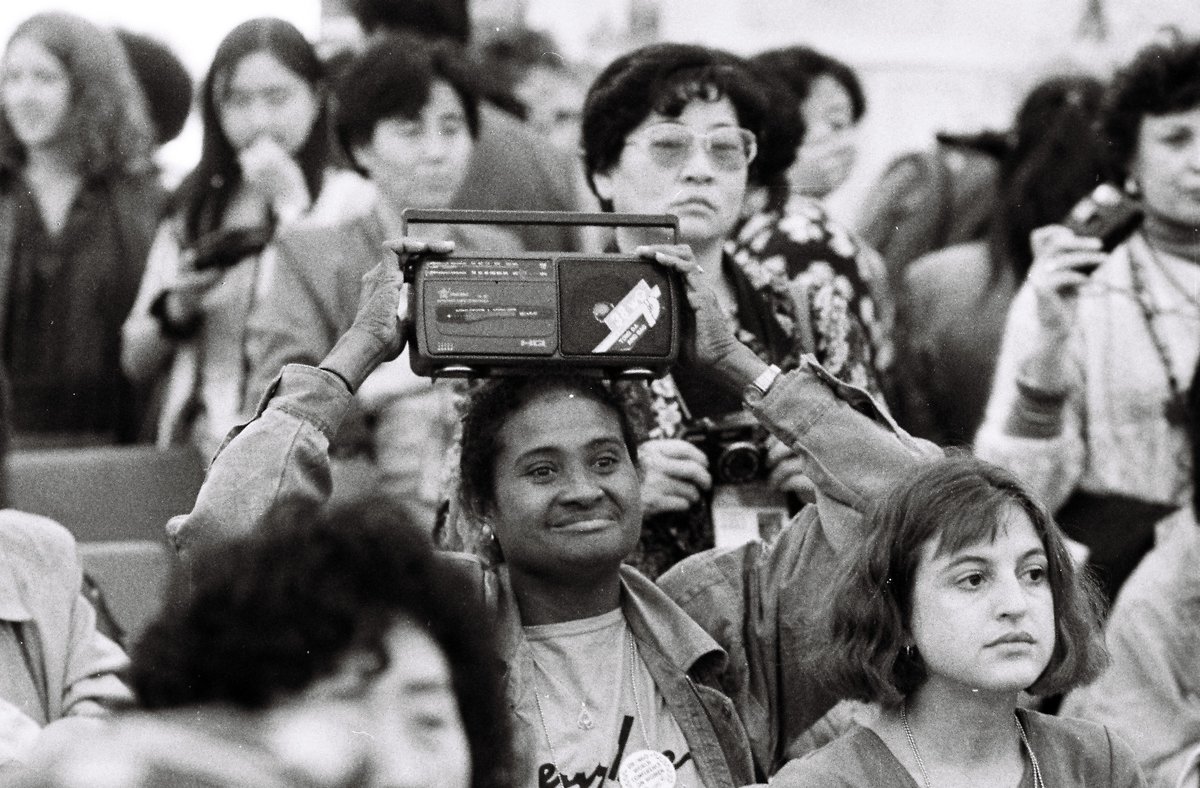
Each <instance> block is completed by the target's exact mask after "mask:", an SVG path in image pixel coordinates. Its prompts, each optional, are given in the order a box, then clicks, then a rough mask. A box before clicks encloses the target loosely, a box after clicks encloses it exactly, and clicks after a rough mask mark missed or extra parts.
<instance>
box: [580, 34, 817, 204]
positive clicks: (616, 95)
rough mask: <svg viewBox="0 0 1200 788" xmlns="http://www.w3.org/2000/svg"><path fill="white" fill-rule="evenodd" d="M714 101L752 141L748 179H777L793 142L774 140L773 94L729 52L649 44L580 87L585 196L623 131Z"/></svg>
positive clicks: (618, 147)
mask: <svg viewBox="0 0 1200 788" xmlns="http://www.w3.org/2000/svg"><path fill="white" fill-rule="evenodd" d="M722 98H727V99H729V103H730V104H732V105H733V110H734V113H735V114H736V115H737V119H738V124H739V125H741V126H742V128H745V129H747V130H748V131H750V133H752V134H753V135H754V137H755V139H756V140H757V142H758V147H759V155H758V156H756V157H755V158H754V161H752V162H750V167H749V171H748V182H749V183H750V184H752V185H766V184H769V183H772V182H773V181H774V179H775V178H777V177H781V176H782V173H784V172H785V171H786V170H787V168H788V167H789V166H791V163H792V161H793V160H794V159H795V155H796V150H795V149H796V145H797V144H798V143H799V139H798V138H796V139H795V142H794V143H793V144H792V145H791V146H790V148H789V147H788V146H787V144H786V141H783V142H781V139H782V137H783V136H784V134H785V132H784V129H785V128H786V127H785V126H782V125H780V123H779V121H778V120H777V118H776V116H777V115H779V113H776V112H773V105H772V102H773V101H777V100H778V95H777V93H776V91H775V90H774V89H773V88H772V85H771V84H769V83H767V82H766V81H765V80H764V79H763V78H762V76H761V75H760V74H759V73H758V72H756V71H755V70H754V69H752V68H751V67H750V65H749V64H748V63H747V62H746V61H745V60H744V59H742V58H740V57H738V56H737V55H734V54H731V53H729V52H725V51H723V50H720V49H712V48H710V47H705V46H699V45H696V44H650V45H648V46H644V47H641V48H640V49H636V50H634V51H633V52H630V53H628V54H625V55H622V56H621V57H618V58H617V59H616V60H614V61H613V62H612V63H609V64H608V66H607V67H606V68H605V69H604V70H603V71H601V72H600V75H599V76H597V77H596V79H595V81H593V82H592V85H591V87H590V88H588V92H587V96H586V98H585V99H584V103H583V120H582V145H583V164H584V170H585V171H586V175H587V181H588V185H589V186H590V187H591V189H592V191H593V192H595V191H596V184H595V181H594V178H593V176H594V175H596V174H597V173H606V172H608V171H609V170H611V169H612V168H613V167H615V166H616V164H617V162H618V161H619V160H620V158H621V152H622V151H623V150H624V149H625V142H626V140H627V139H628V137H629V135H630V133H632V132H633V130H634V129H636V128H637V127H638V126H639V125H640V124H641V123H642V122H643V121H644V120H646V118H648V117H649V116H650V115H651V114H653V113H658V114H660V115H664V116H666V117H669V118H675V117H679V115H680V114H681V113H682V112H683V111H684V109H685V108H686V107H687V105H688V104H690V103H691V102H693V101H719V100H720V99H722ZM791 128H792V129H797V127H795V126H792V127H791ZM793 133H795V132H793ZM789 151H790V152H789ZM597 197H599V194H597ZM601 207H602V208H603V209H604V210H606V211H611V210H612V204H611V201H610V200H605V199H603V198H601Z"/></svg>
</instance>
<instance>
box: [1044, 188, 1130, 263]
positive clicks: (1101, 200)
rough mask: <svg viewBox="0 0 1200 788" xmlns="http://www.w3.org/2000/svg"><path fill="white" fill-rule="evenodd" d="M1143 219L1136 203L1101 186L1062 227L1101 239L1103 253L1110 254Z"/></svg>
mask: <svg viewBox="0 0 1200 788" xmlns="http://www.w3.org/2000/svg"><path fill="white" fill-rule="evenodd" d="M1143 216H1144V213H1143V211H1142V207H1141V205H1140V204H1139V203H1138V201H1137V200H1135V199H1134V198H1132V197H1130V196H1129V195H1128V194H1126V193H1125V192H1123V191H1121V190H1120V189H1118V188H1117V187H1116V186H1113V185H1112V184H1111V183H1102V184H1100V185H1099V186H1097V187H1096V188H1095V189H1093V190H1092V191H1091V192H1089V193H1088V194H1087V196H1085V197H1084V198H1083V199H1082V200H1080V201H1079V202H1078V203H1076V204H1075V207H1074V208H1072V209H1071V212H1070V213H1069V214H1068V215H1067V218H1066V219H1065V220H1064V221H1063V224H1064V225H1065V226H1066V227H1068V228H1070V230H1071V231H1072V232H1074V233H1075V234H1076V235H1083V236H1088V237H1091V238H1099V239H1100V245H1101V247H1102V248H1103V249H1104V251H1106V252H1111V251H1112V250H1113V249H1115V248H1117V246H1119V245H1120V244H1121V243H1122V242H1123V241H1125V239H1127V238H1129V236H1131V235H1133V233H1134V232H1135V231H1137V228H1138V227H1139V226H1140V225H1141V223H1142V218H1143Z"/></svg>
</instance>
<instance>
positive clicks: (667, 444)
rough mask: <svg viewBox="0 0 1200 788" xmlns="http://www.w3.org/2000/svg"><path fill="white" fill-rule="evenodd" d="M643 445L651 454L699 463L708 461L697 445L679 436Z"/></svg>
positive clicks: (703, 463)
mask: <svg viewBox="0 0 1200 788" xmlns="http://www.w3.org/2000/svg"><path fill="white" fill-rule="evenodd" d="M644 446H645V447H646V448H649V449H650V451H651V453H652V454H656V455H660V456H663V457H671V458H673V459H676V460H688V461H691V462H695V463H699V464H701V465H705V464H707V463H708V457H707V455H705V453H704V452H703V451H701V449H700V447H699V446H697V445H696V444H694V443H692V442H690V441H685V440H683V439H681V438H662V439H659V440H656V441H653V442H650V443H646V444H644Z"/></svg>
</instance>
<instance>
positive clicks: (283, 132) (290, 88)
mask: <svg viewBox="0 0 1200 788" xmlns="http://www.w3.org/2000/svg"><path fill="white" fill-rule="evenodd" d="M319 101H320V99H319V97H318V96H317V93H316V91H315V90H314V89H313V86H312V85H310V84H309V83H308V82H306V81H305V80H304V79H303V78H301V77H300V76H299V75H298V74H296V73H295V72H294V71H291V70H290V69H288V68H287V66H285V65H283V64H282V63H280V62H279V61H278V60H276V59H275V56H274V55H271V54H270V53H268V52H252V53H250V54H249V55H246V56H245V57H243V58H242V59H241V60H239V61H238V62H237V65H236V66H234V67H233V71H232V72H231V73H230V74H229V76H228V82H227V83H226V85H225V87H224V91H223V92H222V94H220V95H219V96H218V99H217V112H218V116H219V118H220V123H221V130H222V131H224V132H225V137H226V139H228V140H229V144H230V145H231V146H233V149H234V150H235V151H239V152H240V151H243V150H245V149H247V148H249V147H250V146H251V145H253V144H254V143H255V142H257V141H258V140H260V139H261V138H263V137H266V138H269V139H270V141H272V142H274V143H275V144H276V145H278V146H279V147H280V148H282V149H283V151H284V152H285V153H287V154H288V155H290V156H295V155H296V153H297V152H298V151H299V150H300V148H301V147H303V145H304V143H305V141H306V140H307V139H308V135H309V133H310V132H311V131H312V127H313V123H314V122H315V121H316V119H317V113H318V111H319V109H320V104H319Z"/></svg>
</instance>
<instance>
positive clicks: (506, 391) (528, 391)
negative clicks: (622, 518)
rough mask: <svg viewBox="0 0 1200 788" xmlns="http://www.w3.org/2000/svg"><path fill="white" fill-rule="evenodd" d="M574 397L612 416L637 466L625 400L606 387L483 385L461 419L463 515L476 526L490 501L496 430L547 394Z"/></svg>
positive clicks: (570, 378) (541, 382) (519, 382)
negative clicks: (597, 404)
mask: <svg viewBox="0 0 1200 788" xmlns="http://www.w3.org/2000/svg"><path fill="white" fill-rule="evenodd" d="M552 391H553V392H564V393H567V394H578V395H580V396H582V397H586V398H587V399H590V400H592V401H594V402H598V403H599V404H601V405H603V406H604V407H606V408H609V409H610V410H612V412H613V413H614V414H615V415H616V417H617V421H618V423H619V424H620V427H621V437H622V438H623V439H624V441H625V447H626V448H627V449H628V450H629V457H630V459H632V460H633V462H634V464H635V465H636V464H637V459H638V457H637V447H638V443H639V438H638V430H637V426H636V425H635V423H634V420H633V418H632V416H631V415H630V413H629V409H628V407H627V405H626V403H625V400H624V399H623V398H622V396H621V395H620V394H618V393H617V392H615V391H614V390H613V387H612V386H611V384H609V383H606V382H605V381H603V380H600V379H598V378H595V377H587V376H584V375H569V374H566V375H513V376H509V377H502V378H495V379H492V380H488V381H485V382H484V383H482V384H480V385H479V386H477V387H476V388H474V389H473V390H472V391H471V394H470V398H469V400H468V401H467V404H466V412H465V415H464V416H463V429H462V450H461V453H460V459H459V500H460V503H461V504H462V507H463V510H464V511H465V512H466V513H467V514H468V515H469V516H471V517H473V518H475V519H476V520H479V521H482V520H483V519H485V517H486V515H487V514H488V512H489V511H490V510H491V508H492V504H493V503H494V502H495V499H496V457H497V456H498V455H499V453H500V448H501V446H500V430H501V429H503V428H504V425H505V423H506V422H507V421H508V418H509V417H510V416H512V415H513V414H514V413H516V412H517V411H519V410H521V409H522V408H524V407H525V406H526V405H528V404H529V403H530V402H532V401H533V400H534V399H536V398H537V397H538V396H540V395H542V394H545V393H547V392H552Z"/></svg>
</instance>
